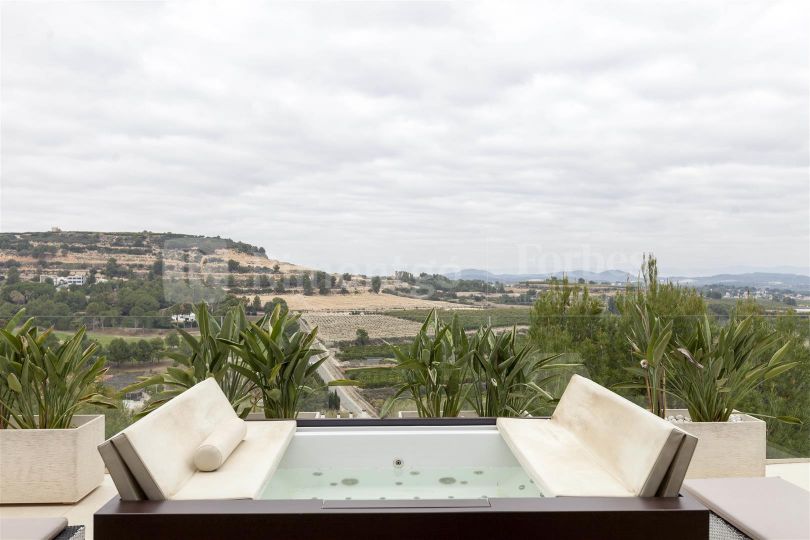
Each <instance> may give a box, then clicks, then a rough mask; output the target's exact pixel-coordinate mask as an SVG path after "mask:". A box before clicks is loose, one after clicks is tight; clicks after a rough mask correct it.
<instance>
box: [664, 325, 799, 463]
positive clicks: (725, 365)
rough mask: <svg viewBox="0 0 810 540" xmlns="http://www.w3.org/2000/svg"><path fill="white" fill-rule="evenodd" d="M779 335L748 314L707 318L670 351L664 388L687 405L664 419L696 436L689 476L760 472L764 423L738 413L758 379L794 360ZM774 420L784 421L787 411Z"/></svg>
mask: <svg viewBox="0 0 810 540" xmlns="http://www.w3.org/2000/svg"><path fill="white" fill-rule="evenodd" d="M778 339H779V338H778V335H777V334H776V332H769V331H767V330H765V329H763V328H757V327H756V326H755V325H754V319H753V317H750V316H749V317H747V318H746V319H743V320H739V319H736V318H733V319H732V320H731V321H729V323H728V324H727V325H726V326H725V327H722V328H720V329H719V330H714V329H713V327H712V325H711V323H710V321H709V319H708V317H705V316H704V318H703V319H702V320H701V321H700V322H699V324H698V326H697V328H696V329H695V331H694V332H693V333H692V334H691V335H690V336H689V337H688V338H687V339H686V340H684V341H683V342H682V343H679V346H678V347H677V349H676V350H675V351H673V353H672V355H671V358H670V369H669V372H668V373H669V376H668V383H669V388H668V390H667V391H668V393H670V394H671V395H672V396H673V397H675V398H677V399H678V400H679V401H681V402H682V403H684V405H685V406H686V409H685V410H681V409H671V410H669V411H668V419H670V420H671V421H674V422H675V423H676V424H677V425H678V426H679V427H681V428H682V429H684V430H685V431H687V432H689V433H691V434H693V435H695V436H696V437H698V445H697V449H696V450H695V455H694V457H693V458H692V462H691V464H690V466H689V470H688V471H687V477H688V478H709V477H725V476H763V475H764V474H765V447H766V429H765V427H766V426H765V422H763V421H762V420H760V419H759V418H755V416H766V415H762V414H756V413H750V414H743V413H740V412H738V410H737V407H739V406H740V404H741V402H742V400H743V399H744V398H745V397H746V396H747V395H748V394H749V393H750V392H751V391H752V390H754V389H755V388H756V387H757V386H758V385H760V384H761V383H762V382H764V381H766V380H768V379H772V378H773V377H776V376H778V375H780V374H782V373H785V372H786V371H788V370H790V369H792V368H794V367H795V366H797V365H798V362H797V361H791V360H790V359H789V358H787V354H786V353H787V351H788V350H789V343H786V344H784V345H782V346H781V347H778V348H777V342H778ZM775 419H777V420H779V421H783V422H789V423H799V420H798V419H797V418H794V417H789V416H779V417H775Z"/></svg>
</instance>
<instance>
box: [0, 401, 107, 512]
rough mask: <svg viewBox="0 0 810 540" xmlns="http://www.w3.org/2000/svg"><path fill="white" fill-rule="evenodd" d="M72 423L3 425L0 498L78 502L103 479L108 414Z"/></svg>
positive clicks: (21, 501) (25, 501)
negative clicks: (100, 447) (25, 426)
mask: <svg viewBox="0 0 810 540" xmlns="http://www.w3.org/2000/svg"><path fill="white" fill-rule="evenodd" d="M73 423H74V425H75V426H76V427H75V428H71V429H3V430H0V504H34V503H75V502H77V501H79V500H81V499H82V498H83V497H84V496H85V495H87V494H88V493H90V492H91V491H93V490H94V489H95V488H96V487H98V486H99V485H100V484H101V482H102V481H103V480H104V463H103V462H102V461H101V456H100V455H99V453H98V450H97V449H96V447H97V446H98V445H99V444H101V443H103V442H104V415H77V416H74V417H73Z"/></svg>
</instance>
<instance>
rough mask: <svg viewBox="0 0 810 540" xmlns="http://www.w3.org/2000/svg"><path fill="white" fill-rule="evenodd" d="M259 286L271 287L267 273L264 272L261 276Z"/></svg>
mask: <svg viewBox="0 0 810 540" xmlns="http://www.w3.org/2000/svg"><path fill="white" fill-rule="evenodd" d="M259 287H261V288H262V289H267V288H269V287H270V278H269V277H267V274H262V275H260V276H259Z"/></svg>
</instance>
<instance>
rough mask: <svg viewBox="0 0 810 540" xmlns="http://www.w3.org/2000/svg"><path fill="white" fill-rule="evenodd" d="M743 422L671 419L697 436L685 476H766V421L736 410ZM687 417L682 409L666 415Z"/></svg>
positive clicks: (669, 411)
mask: <svg viewBox="0 0 810 540" xmlns="http://www.w3.org/2000/svg"><path fill="white" fill-rule="evenodd" d="M734 414H738V415H740V416H741V417H742V422H673V424H675V425H676V426H678V427H679V428H681V429H683V430H684V431H686V432H687V433H691V434H692V435H694V436H695V437H697V438H698V444H697V448H696V449H695V455H694V456H693V457H692V462H691V464H690V465H689V469H688V470H687V471H686V478H724V477H734V476H745V477H751V476H765V436H766V430H765V422H763V421H762V420H760V419H759V418H754V417H753V416H749V415H747V414H743V413H738V412H736V411H735V413H734ZM670 415H672V416H677V415H683V416H685V417H687V418H688V417H689V412H688V411H687V410H685V409H669V410H667V416H670Z"/></svg>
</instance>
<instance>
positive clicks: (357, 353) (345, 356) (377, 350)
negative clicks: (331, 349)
mask: <svg viewBox="0 0 810 540" xmlns="http://www.w3.org/2000/svg"><path fill="white" fill-rule="evenodd" d="M386 342H387V343H370V344H368V345H355V344H354V343H340V344H339V347H340V349H339V350H338V351H337V353H335V357H336V358H337V359H338V360H340V361H341V362H349V361H352V360H362V359H365V358H393V357H394V354H393V353H392V352H391V345H389V343H391V344H394V345H397V346H399V347H402V346H405V345H407V344H408V343H410V340H408V339H391V340H386Z"/></svg>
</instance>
